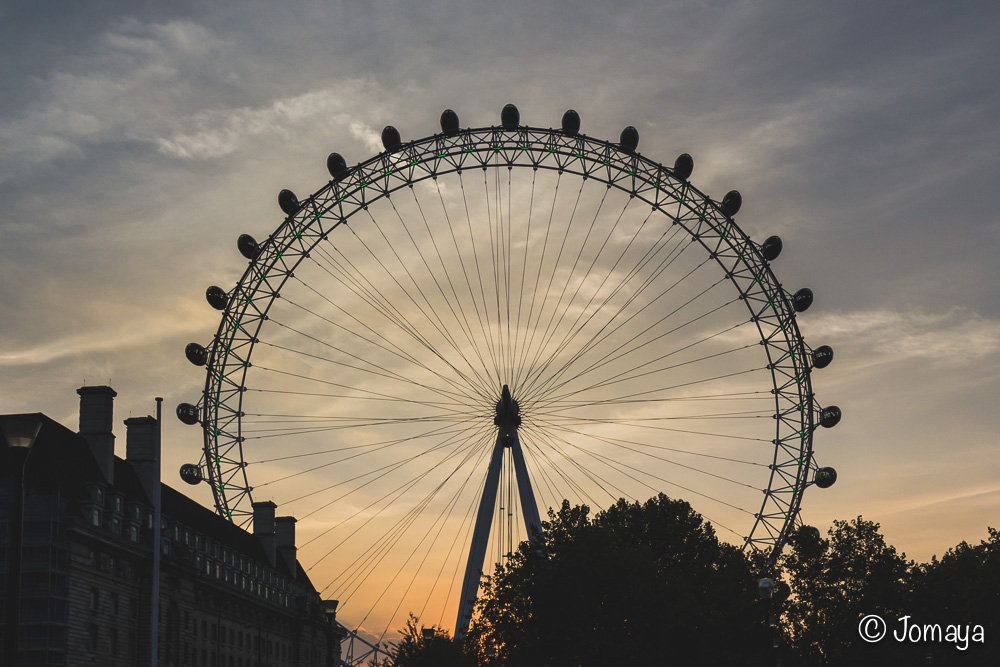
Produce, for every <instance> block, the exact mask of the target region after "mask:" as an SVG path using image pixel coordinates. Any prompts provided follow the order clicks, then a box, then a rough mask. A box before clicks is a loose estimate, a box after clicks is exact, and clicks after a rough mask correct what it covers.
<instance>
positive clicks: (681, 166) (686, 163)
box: [674, 153, 694, 181]
mask: <svg viewBox="0 0 1000 667" xmlns="http://www.w3.org/2000/svg"><path fill="white" fill-rule="evenodd" d="M693 171H694V158H693V157H691V156H690V155H688V154H687V153H681V154H680V155H678V156H677V159H676V160H674V176H676V177H677V178H679V179H681V180H682V181H686V180H687V179H689V178H691V172H693Z"/></svg>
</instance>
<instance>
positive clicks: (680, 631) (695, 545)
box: [466, 494, 773, 667]
mask: <svg viewBox="0 0 1000 667" xmlns="http://www.w3.org/2000/svg"><path fill="white" fill-rule="evenodd" d="M543 528H544V531H543V534H542V535H541V536H539V538H538V539H536V540H534V541H533V542H532V543H531V544H527V543H522V545H521V546H520V548H519V549H518V551H517V553H516V554H515V555H514V556H513V557H512V558H511V559H510V561H509V562H508V563H507V565H506V566H505V567H503V568H497V570H496V572H495V573H494V575H493V576H492V577H489V578H488V579H487V580H486V582H485V584H484V587H483V591H482V593H481V595H480V598H479V602H478V605H477V616H476V617H475V618H474V619H473V623H472V627H471V628H470V631H469V634H468V636H467V639H466V650H467V651H468V652H469V653H470V654H471V655H473V656H474V657H475V659H476V662H477V664H478V665H481V666H483V667H486V666H493V665H519V664H533V665H550V666H551V667H561V666H564V665H566V666H569V665H608V664H644V663H646V664H657V665H671V664H678V665H681V664H683V665H692V664H695V665H696V664H747V663H748V661H749V664H753V662H754V661H755V660H754V657H755V656H762V655H766V651H767V650H769V649H770V644H769V640H768V635H767V631H766V628H765V627H764V624H763V609H762V608H761V605H760V603H759V602H758V600H757V598H758V594H757V576H758V575H757V570H756V569H755V566H756V565H757V564H755V563H752V562H751V560H750V559H749V558H748V557H747V556H746V555H745V554H744V553H743V552H741V551H740V550H739V549H737V548H736V547H733V546H731V545H729V544H726V543H724V542H720V541H719V539H718V538H717V537H716V535H715V531H714V530H713V528H712V526H711V525H710V524H708V523H707V522H705V521H704V520H703V519H702V517H701V516H700V515H699V514H697V513H696V512H694V510H692V509H691V507H690V505H688V504H687V503H686V502H684V501H681V500H673V499H670V498H668V497H667V496H665V495H662V494H661V495H659V496H657V497H655V498H652V499H651V500H649V501H647V502H646V503H644V504H639V503H628V502H626V501H624V500H620V501H619V502H618V503H617V504H615V505H614V506H612V507H610V508H608V509H607V510H604V511H603V512H600V513H598V514H597V515H596V516H594V517H593V519H591V518H590V511H589V509H588V508H587V507H586V506H585V505H580V506H576V507H571V506H570V505H569V503H568V502H564V503H563V505H562V507H561V508H560V509H559V511H558V512H555V511H552V510H550V511H549V520H548V521H547V522H544V525H543ZM771 657H772V659H773V656H771Z"/></svg>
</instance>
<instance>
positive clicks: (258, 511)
mask: <svg viewBox="0 0 1000 667" xmlns="http://www.w3.org/2000/svg"><path fill="white" fill-rule="evenodd" d="M277 507H278V506H277V505H275V504H274V503H272V502H271V501H270V500H262V501H260V502H256V503H254V504H253V534H254V535H255V536H256V537H257V539H258V540H260V545H261V546H262V547H264V553H265V554H267V559H268V562H270V563H271V565H272V566H273V565H274V564H275V552H274V546H275V545H274V510H275V509H276V508H277Z"/></svg>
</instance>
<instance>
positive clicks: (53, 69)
mask: <svg viewBox="0 0 1000 667" xmlns="http://www.w3.org/2000/svg"><path fill="white" fill-rule="evenodd" d="M998 28H1000V9H997V8H995V7H992V6H990V5H988V4H987V3H976V4H969V5H967V6H965V7H964V8H963V9H961V10H958V11H956V10H955V9H954V8H953V7H951V6H948V5H944V4H940V3H923V4H916V5H915V4H913V3H902V2H883V3H865V2H842V3H823V4H819V3H797V2H772V3H751V2H656V3H654V2H645V3H644V2H623V3H568V2H563V3H553V2H540V3H539V2H530V3H529V2H503V3H462V2H452V1H426V2H422V3H399V2H376V3H370V4H367V5H360V4H357V3H343V4H342V3H325V2H315V3H311V2H290V3H284V4H282V5H281V6H280V7H279V6H276V5H273V4H271V3H240V4H238V5H232V4H230V5H219V4H215V5H212V4H209V5H205V4H203V3H185V2H158V3H124V2H94V3H88V4H87V5H86V7H85V8H84V7H83V6H82V5H81V6H79V7H71V8H67V7H66V5H64V4H61V3H60V4H56V3H46V2H30V3H29V2H19V1H10V2H5V3H3V4H2V5H0V82H2V88H3V91H4V92H3V95H2V96H0V200H2V201H3V204H4V205H3V207H2V211H0V376H2V378H3V382H2V383H0V385H2V388H0V411H2V412H4V413H17V412H36V411H41V412H45V413H46V414H48V415H49V416H51V417H53V418H54V419H57V420H59V421H61V422H62V423H64V424H67V425H69V426H71V427H75V426H76V424H77V419H78V417H77V409H78V399H77V396H76V394H75V391H74V390H75V389H76V388H78V387H80V386H83V385H84V384H88V385H97V384H111V385H112V386H113V387H114V388H115V389H116V390H117V391H118V394H119V395H118V398H117V402H116V420H117V426H116V429H117V430H116V433H117V435H118V454H119V455H123V454H124V440H125V438H124V427H123V426H121V424H120V420H121V419H124V418H125V417H128V416H130V415H131V416H138V415H145V414H149V413H152V412H153V411H154V409H155V404H154V397H156V396H162V397H164V399H165V406H166V408H167V410H172V407H173V406H175V405H176V404H177V403H179V402H182V401H189V402H192V403H193V402H196V401H197V398H198V395H199V392H200V387H201V386H202V384H203V382H204V379H203V376H201V375H200V374H199V372H198V369H195V368H193V367H192V366H191V365H190V364H188V363H187V362H186V361H185V359H184V356H183V349H184V346H185V344H186V343H188V342H190V341H200V342H202V343H207V342H208V341H209V340H210V339H211V336H212V333H214V331H215V330H216V328H217V327H218V321H219V319H218V313H217V312H216V311H214V310H212V309H211V308H209V307H208V306H207V304H206V303H205V300H204V296H203V295H204V290H205V287H207V286H208V285H212V284H216V285H223V286H226V288H227V289H229V287H231V286H232V285H233V284H235V282H236V280H237V279H239V277H240V275H241V273H242V271H243V270H244V268H245V267H246V262H245V261H243V260H242V258H240V257H239V255H238V254H237V253H236V250H235V239H236V237H237V236H238V235H239V234H241V233H245V232H248V233H251V234H254V235H255V236H256V237H257V238H258V239H260V238H265V237H267V235H268V234H269V233H270V232H271V231H273V230H274V229H275V228H276V227H277V226H278V225H279V224H280V223H281V221H282V219H283V217H284V216H283V215H282V214H281V212H280V211H279V209H278V207H277V205H276V194H277V192H278V191H279V190H281V189H282V188H286V187H288V188H291V189H293V190H295V191H296V192H297V193H299V194H300V196H304V195H305V194H306V193H309V192H313V191H315V190H318V189H319V188H320V187H322V186H324V185H325V184H326V183H327V181H328V180H329V176H328V175H327V173H326V171H325V169H324V162H325V159H326V155H327V154H328V153H329V152H331V151H338V152H340V153H342V154H343V155H344V156H345V157H346V159H347V162H348V164H349V165H353V164H355V163H357V162H360V161H361V160H363V159H366V158H367V157H369V156H371V155H372V154H374V153H376V152H378V151H379V150H381V146H380V142H379V139H378V136H379V132H380V131H381V128H382V127H383V126H384V125H387V124H392V125H394V126H396V127H397V128H399V130H400V133H401V134H402V136H403V139H404V141H405V140H408V139H415V138H418V137H422V136H426V135H429V134H433V133H434V132H436V131H438V130H437V128H438V119H439V116H440V114H441V111H442V110H443V109H445V108H452V109H455V110H456V111H457V112H458V114H459V116H460V118H461V119H462V125H463V127H465V126H488V125H493V124H498V123H499V113H500V109H501V108H502V107H503V106H504V105H505V104H507V103H514V104H516V105H517V106H518V107H519V109H520V112H521V122H522V123H526V124H530V125H534V126H540V127H550V126H557V125H558V123H559V118H560V117H561V115H562V113H563V111H565V110H566V109H569V108H573V109H576V110H578V111H579V113H580V115H581V117H582V119H583V128H582V132H584V133H585V134H588V135H590V136H593V137H597V138H602V139H604V138H606V139H610V140H616V139H617V137H618V135H619V132H620V131H621V129H622V128H623V127H625V126H627V125H633V126H635V127H636V128H637V129H638V131H639V135H640V144H639V151H640V153H642V154H643V155H646V156H649V157H651V158H652V159H654V160H656V161H658V162H663V163H665V164H672V161H673V158H674V156H676V155H677V154H679V153H681V152H688V153H690V154H691V155H693V156H694V158H695V163H696V168H695V173H694V175H693V176H692V182H694V183H695V184H696V185H697V187H698V188H700V189H701V190H703V191H704V192H707V193H710V194H712V196H714V197H716V198H718V199H721V196H722V194H724V193H725V192H726V191H728V190H730V189H733V188H736V189H739V190H740V191H741V192H742V194H743V197H744V205H743V208H742V210H741V212H740V213H739V215H738V223H739V224H740V225H741V226H742V227H743V228H744V229H745V230H746V231H747V232H748V233H749V234H750V235H751V237H753V238H754V239H755V240H758V241H761V240H763V238H766V236H769V235H771V234H778V235H780V236H781V237H782V239H783V241H784V248H785V250H784V252H783V254H782V255H781V257H780V258H779V259H778V260H777V261H776V262H775V263H774V269H775V272H776V274H777V275H778V276H779V278H780V280H781V281H782V282H783V283H784V284H785V285H786V286H787V287H789V288H790V289H792V291H794V289H796V288H797V287H798V286H808V287H810V288H811V289H812V290H813V291H814V292H815V294H816V302H815V304H814V305H813V307H812V308H811V309H810V310H809V311H808V312H807V313H804V314H802V315H801V316H800V318H799V322H800V326H801V328H802V332H803V334H804V336H805V338H806V339H807V341H809V342H810V344H812V345H813V346H818V345H820V344H829V345H831V346H833V347H834V349H835V351H836V358H835V361H834V363H833V364H832V365H831V366H830V367H829V368H827V369H824V370H823V371H822V372H821V373H819V372H817V374H816V375H815V376H814V389H815V391H816V393H817V396H818V397H819V399H820V401H821V402H822V403H823V404H825V405H829V404H836V405H839V406H840V407H841V408H842V409H843V411H844V419H843V422H842V423H841V424H840V425H839V426H837V427H836V428H835V429H833V430H831V431H824V432H822V433H820V434H818V436H817V440H816V456H817V460H818V461H819V462H820V464H821V465H829V466H833V467H835V468H836V469H837V471H838V474H839V480H838V482H837V484H836V485H835V486H833V487H832V488H830V489H827V490H820V489H816V488H813V489H810V490H809V492H807V493H806V496H805V500H804V503H803V515H802V516H803V519H804V520H805V521H806V522H807V523H810V524H813V525H816V526H819V527H820V528H821V529H825V528H827V527H829V526H830V525H831V524H832V522H833V521H834V520H835V519H852V518H854V517H856V516H859V515H862V516H864V518H866V519H869V520H873V521H877V522H879V523H880V524H881V528H882V532H883V534H884V535H885V537H886V539H887V541H888V542H889V543H890V544H893V545H895V546H896V547H897V548H898V549H899V550H900V551H902V552H905V554H906V556H907V557H908V558H912V559H916V560H918V561H926V560H928V559H930V557H931V556H932V555H935V554H936V555H938V556H940V555H941V554H943V553H944V552H945V551H947V550H948V549H949V548H950V547H952V546H954V545H956V544H957V543H958V542H960V541H962V540H967V541H969V542H971V543H973V544H975V543H978V542H979V540H981V539H984V538H985V537H986V535H987V532H986V531H987V527H988V526H998V525H1000V518H998V517H1000V481H998V479H1000V475H998V473H1000V457H998V456H997V447H998V446H1000V419H998V416H997V411H996V401H997V396H998V395H1000V363H998V362H997V357H998V353H1000V293H998V291H997V289H996V286H997V285H998V284H1000V262H997V261H996V256H997V254H998V250H1000V218H998V215H997V213H996V207H995V199H996V198H995V188H996V183H997V182H998V181H1000V154H998V152H997V150H996V147H997V146H998V145H1000V122H998V121H1000V88H998V87H997V86H996V84H995V65H996V63H997V62H998V60H1000V46H998V45H997V42H996V39H995V35H996V32H997V29H998ZM991 193H994V194H991ZM793 286H794V287H793ZM168 416H169V413H168ZM164 438H165V450H164V470H165V471H166V472H165V477H166V480H167V481H168V483H172V484H173V485H174V486H175V487H180V486H181V483H180V481H179V479H177V478H176V476H175V475H174V474H173V471H175V470H176V469H177V468H178V467H179V466H180V464H181V463H185V462H188V461H194V460H197V458H198V456H199V451H200V441H201V439H200V436H199V434H198V433H197V431H196V430H193V429H191V428H189V427H186V426H184V425H183V424H181V423H180V422H178V421H177V420H174V419H173V418H169V419H167V420H165V424H164ZM172 476H173V479H171V477H172ZM184 490H185V491H186V492H189V493H191V494H192V495H193V496H194V497H196V498H197V499H198V500H200V501H201V502H203V503H205V504H207V505H210V504H211V496H210V494H209V493H208V491H207V489H206V488H205V487H204V485H203V486H201V487H198V488H192V487H186V486H185V487H184ZM278 500H280V499H278ZM279 511H280V510H279ZM446 625H447V623H446Z"/></svg>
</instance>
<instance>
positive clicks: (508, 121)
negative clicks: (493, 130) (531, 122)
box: [500, 104, 521, 128]
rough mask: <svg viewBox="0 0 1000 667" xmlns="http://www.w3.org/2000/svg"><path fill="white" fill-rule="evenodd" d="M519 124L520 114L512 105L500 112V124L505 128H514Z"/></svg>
mask: <svg viewBox="0 0 1000 667" xmlns="http://www.w3.org/2000/svg"><path fill="white" fill-rule="evenodd" d="M520 123H521V112H520V111H518V110H517V107H516V106H514V105H513V104H508V105H507V106H505V107H504V108H503V111H501V112H500V124H501V125H503V126H504V127H506V128H515V127H517V126H518V125H519V124H520Z"/></svg>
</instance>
